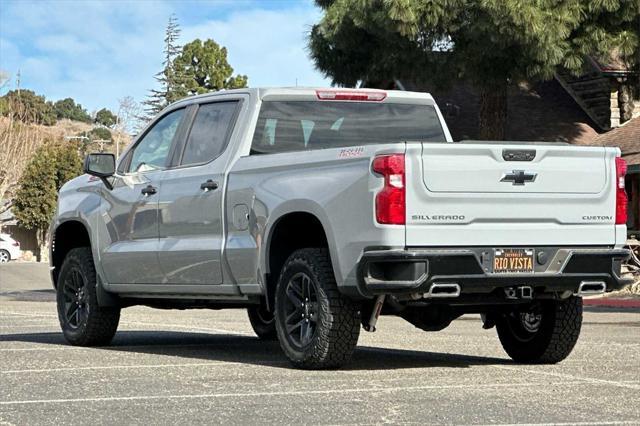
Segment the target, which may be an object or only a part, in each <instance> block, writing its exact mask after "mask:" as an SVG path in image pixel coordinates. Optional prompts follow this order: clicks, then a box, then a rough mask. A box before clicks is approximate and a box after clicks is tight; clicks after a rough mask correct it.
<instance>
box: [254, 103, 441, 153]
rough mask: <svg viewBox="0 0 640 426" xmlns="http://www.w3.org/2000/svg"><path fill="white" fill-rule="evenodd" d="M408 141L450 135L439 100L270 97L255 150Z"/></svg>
mask: <svg viewBox="0 0 640 426" xmlns="http://www.w3.org/2000/svg"><path fill="white" fill-rule="evenodd" d="M404 141H423V142H444V141H445V136H444V131H443V130H442V126H441V125H440V121H439V120H438V116H437V114H436V110H435V108H434V107H433V106H431V105H412V104H397V103H370V102H314V101H266V102H263V103H262V107H261V109H260V115H259V116H258V123H257V126H256V131H255V133H254V135H253V142H252V144H251V154H269V153H278V152H289V151H304V150H310V149H323V148H334V147H345V146H357V145H370V144H381V143H393V142H404Z"/></svg>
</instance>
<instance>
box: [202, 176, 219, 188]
mask: <svg viewBox="0 0 640 426" xmlns="http://www.w3.org/2000/svg"><path fill="white" fill-rule="evenodd" d="M200 189H202V190H204V191H213V190H214V189H218V182H214V181H212V180H211V179H207V181H206V182H202V183H201V184H200Z"/></svg>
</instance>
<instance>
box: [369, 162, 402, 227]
mask: <svg viewBox="0 0 640 426" xmlns="http://www.w3.org/2000/svg"><path fill="white" fill-rule="evenodd" d="M373 171H374V172H376V173H379V174H381V175H382V176H384V187H383V188H382V190H381V191H380V192H378V193H377V194H376V220H377V221H378V223H382V224H389V225H404V224H405V211H406V209H405V188H404V186H405V173H404V154H391V155H380V156H378V157H376V158H374V160H373Z"/></svg>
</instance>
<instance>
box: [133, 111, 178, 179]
mask: <svg viewBox="0 0 640 426" xmlns="http://www.w3.org/2000/svg"><path fill="white" fill-rule="evenodd" d="M183 113H184V109H179V110H176V111H173V112H171V113H169V114H167V115H165V116H164V117H163V118H161V119H160V121H158V122H157V123H156V124H155V125H154V126H153V127H152V128H151V130H149V131H148V132H147V134H145V135H144V136H143V137H142V140H141V141H140V142H139V143H138V144H137V145H136V146H135V147H134V148H133V151H132V152H133V153H132V154H131V163H130V165H129V172H139V171H142V172H144V171H149V170H162V169H164V168H165V167H166V162H167V156H168V155H169V151H170V150H171V142H172V141H173V138H174V136H175V134H176V131H177V130H178V126H179V125H180V120H181V119H182V115H183Z"/></svg>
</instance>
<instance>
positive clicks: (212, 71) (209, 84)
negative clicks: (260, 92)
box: [171, 39, 247, 101]
mask: <svg viewBox="0 0 640 426" xmlns="http://www.w3.org/2000/svg"><path fill="white" fill-rule="evenodd" d="M172 68H173V70H174V72H175V73H176V74H177V75H180V76H181V78H180V80H177V79H176V80H175V81H176V83H177V84H176V90H175V92H174V98H172V99H171V101H175V100H177V99H180V98H183V97H185V96H190V95H198V94H202V93H207V92H211V91H216V90H221V89H236V88H240V87H247V76H246V75H236V76H235V77H234V76H232V74H233V68H232V67H231V65H229V62H228V61H227V48H226V47H224V46H220V45H219V44H218V43H216V42H215V41H213V40H211V39H208V40H205V41H204V42H203V41H201V40H200V39H195V40H193V41H192V42H191V43H187V44H185V45H184V47H183V48H182V52H181V53H180V55H178V56H177V57H176V58H175V60H174V61H173V67H172Z"/></svg>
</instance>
